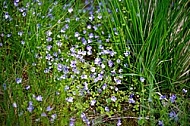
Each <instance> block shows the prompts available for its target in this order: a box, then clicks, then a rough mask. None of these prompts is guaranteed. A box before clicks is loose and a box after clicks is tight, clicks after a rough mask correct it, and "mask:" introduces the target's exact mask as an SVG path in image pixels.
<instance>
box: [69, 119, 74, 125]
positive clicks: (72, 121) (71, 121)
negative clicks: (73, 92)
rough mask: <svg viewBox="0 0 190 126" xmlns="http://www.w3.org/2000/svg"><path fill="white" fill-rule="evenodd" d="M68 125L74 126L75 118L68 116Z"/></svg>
mask: <svg viewBox="0 0 190 126" xmlns="http://www.w3.org/2000/svg"><path fill="white" fill-rule="evenodd" d="M69 126H75V119H74V118H70V122H69Z"/></svg>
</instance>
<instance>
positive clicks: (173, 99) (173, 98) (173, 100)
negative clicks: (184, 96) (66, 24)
mask: <svg viewBox="0 0 190 126" xmlns="http://www.w3.org/2000/svg"><path fill="white" fill-rule="evenodd" d="M176 98H177V97H176V95H175V94H172V96H170V101H171V103H174V102H175V100H176Z"/></svg>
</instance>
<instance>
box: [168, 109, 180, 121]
mask: <svg viewBox="0 0 190 126" xmlns="http://www.w3.org/2000/svg"><path fill="white" fill-rule="evenodd" d="M169 117H170V118H172V119H174V120H175V121H177V120H178V116H177V114H176V112H175V111H171V112H170V113H169Z"/></svg>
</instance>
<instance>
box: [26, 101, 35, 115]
mask: <svg viewBox="0 0 190 126" xmlns="http://www.w3.org/2000/svg"><path fill="white" fill-rule="evenodd" d="M27 110H28V111H29V112H30V113H31V112H32V111H33V110H34V106H33V103H32V101H30V102H29V106H28V108H27Z"/></svg>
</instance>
